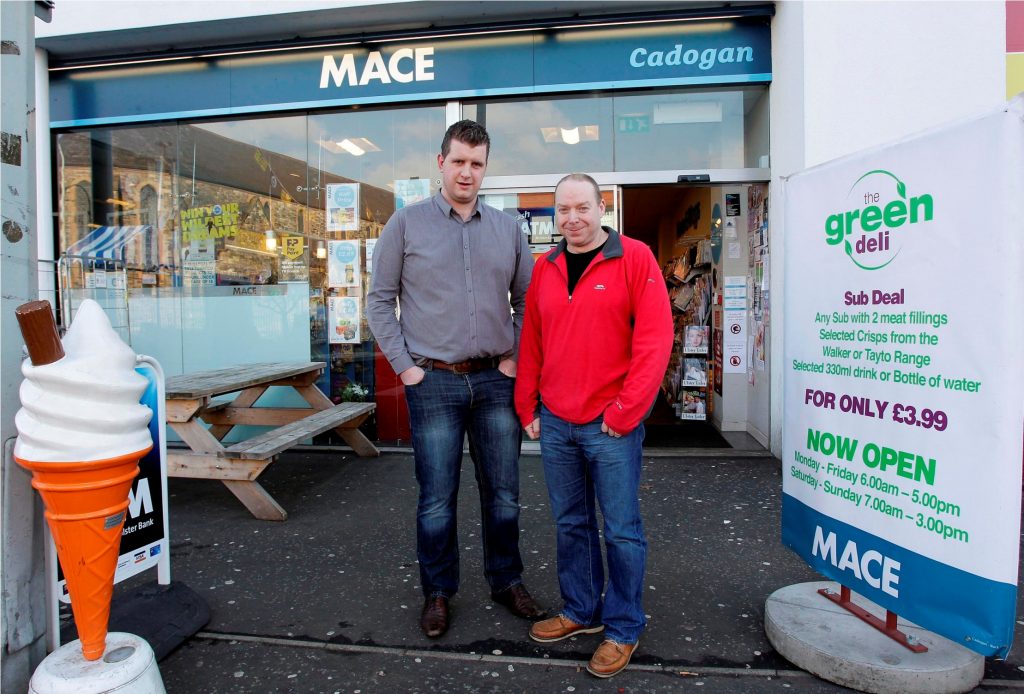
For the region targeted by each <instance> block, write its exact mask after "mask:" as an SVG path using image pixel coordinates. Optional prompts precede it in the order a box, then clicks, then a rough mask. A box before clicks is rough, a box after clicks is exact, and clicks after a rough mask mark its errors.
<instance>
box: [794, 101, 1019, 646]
mask: <svg viewBox="0 0 1024 694" xmlns="http://www.w3.org/2000/svg"><path fill="white" fill-rule="evenodd" d="M785 185H786V189H785V195H786V241H785V245H786V282H785V287H786V290H785V307H786V321H785V326H786V330H785V350H784V351H785V369H786V371H785V425H784V432H783V449H784V455H783V473H784V482H783V517H782V537H783V541H784V542H785V544H786V545H788V546H789V547H790V548H792V549H793V550H794V551H796V552H797V553H798V554H799V555H800V556H802V557H803V558H804V559H805V560H806V561H807V562H808V563H809V564H810V565H811V566H812V567H814V568H815V569H816V570H818V571H820V572H821V573H822V574H824V575H825V576H827V577H828V578H831V579H833V580H835V581H838V582H840V583H842V584H843V585H846V586H848V587H850V588H851V589H852V590H854V591H856V592H858V593H860V594H862V595H864V596H865V597H867V598H869V599H870V600H872V601H874V602H876V603H877V604H879V605H881V606H882V607H884V608H886V609H888V610H892V611H893V612H896V613H897V614H899V615H900V616H902V617H904V618H906V619H909V620H911V621H913V622H915V623H917V624H919V625H921V626H923V627H925V628H927V629H929V630H931V631H934V632H936V633H938V634H941V635H943V636H946V637H947V638H949V639H951V640H953V641H955V642H957V643H960V644H962V645H964V646H966V647H968V648H971V649H973V650H975V651H977V652H978V653H981V654H983V655H986V656H1000V657H1003V656H1005V655H1006V653H1007V652H1008V651H1009V648H1010V644H1011V641H1012V636H1013V626H1014V610H1015V605H1016V593H1017V563H1018V549H1019V542H1020V534H1019V533H1020V501H1021V492H1020V489H1021V460H1022V439H1021V433H1022V432H1021V426H1022V422H1024V398H1022V397H1021V393H1022V392H1024V366H1022V364H1024V362H1022V361H1021V359H1020V356H1019V353H1018V350H1019V345H1020V344H1022V342H1024V327H1022V326H1024V323H1022V322H1021V320H1020V316H1021V315H1024V282H1022V280H1021V278H1022V277H1024V242H1022V238H1024V237H1022V235H1021V234H1020V220H1021V219H1022V218H1024V196H1022V195H1021V191H1022V190H1024V100H1021V99H1017V100H1015V101H1013V102H1011V103H1010V104H1009V105H1008V106H1007V107H1005V108H1003V109H1000V110H999V111H998V112H995V113H992V114H989V115H986V116H984V117H981V118H977V119H974V120H971V121H968V122H963V123H960V124H956V125H952V126H950V127H947V128H944V129H941V130H937V131H932V132H929V133H927V134H924V135H921V136H917V137H913V138H910V139H907V140H904V141H901V142H897V143H895V144H892V145H889V146H885V147H880V148H878V149H875V150H872V151H869V152H865V153H862V154H857V155H853V156H850V157H847V158H844V159H841V160H837V161H834V162H831V163H828V164H824V165H821V166H818V167H815V168H813V169H809V170H807V171H804V172H801V173H799V174H796V175H794V176H793V177H792V178H790V179H789V180H788V181H787V183H786V184H785ZM979 209H981V210H984V215H983V216H979V214H978V213H979Z"/></svg>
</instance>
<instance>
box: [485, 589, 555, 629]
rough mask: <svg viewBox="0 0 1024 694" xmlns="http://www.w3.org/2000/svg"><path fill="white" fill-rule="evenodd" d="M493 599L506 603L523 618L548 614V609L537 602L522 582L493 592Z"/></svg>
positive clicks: (510, 610)
mask: <svg viewBox="0 0 1024 694" xmlns="http://www.w3.org/2000/svg"><path fill="white" fill-rule="evenodd" d="M491 600H493V601H494V602H496V603H498V604H499V605H504V606H505V607H507V608H508V609H509V612H511V613H512V614H514V615H515V616H516V617H522V618H523V619H531V620H537V619H540V618H541V617H546V616H547V614H548V611H547V610H545V609H544V608H543V607H541V606H540V605H539V604H537V601H536V600H534V599H533V596H532V595H530V591H528V590H526V586H524V585H523V584H522V583H517V584H515V585H514V586H512V587H511V588H508V589H506V590H503V591H501V592H500V593H491Z"/></svg>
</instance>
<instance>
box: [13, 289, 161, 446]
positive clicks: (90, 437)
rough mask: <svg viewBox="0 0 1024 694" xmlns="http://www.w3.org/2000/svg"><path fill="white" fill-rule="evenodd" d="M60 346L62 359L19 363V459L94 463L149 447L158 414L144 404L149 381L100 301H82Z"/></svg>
mask: <svg viewBox="0 0 1024 694" xmlns="http://www.w3.org/2000/svg"><path fill="white" fill-rule="evenodd" d="M62 342H63V345H64V357H63V358H62V359H59V360H58V361H55V362H53V363H52V364H45V365H43V366H35V365H33V364H32V363H31V362H30V360H28V359H26V360H25V361H24V362H23V364H22V367H21V372H22V374H23V375H24V376H25V380H24V381H23V382H22V384H21V391H20V396H21V405H22V407H21V409H20V410H19V411H18V414H17V415H15V418H14V423H15V426H17V428H18V440H17V442H15V444H14V455H16V456H17V457H18V458H20V459H22V460H28V461H32V462H69V461H89V460H103V459H105V458H113V457H116V456H121V455H126V454H128V453H136V452H139V451H143V450H146V449H148V448H149V447H150V446H152V444H153V440H152V437H151V436H150V434H149V420H150V418H151V417H152V415H153V413H152V411H151V410H150V409H149V408H148V407H146V406H145V405H143V404H141V403H140V402H139V398H140V397H142V393H143V391H145V390H146V386H147V384H148V381H147V379H146V377H145V376H143V375H141V374H139V373H138V372H136V371H135V352H133V351H132V349H131V347H129V346H128V345H126V344H125V343H124V342H123V341H122V340H121V338H120V337H118V335H117V333H115V332H114V329H113V328H112V327H111V326H110V321H109V320H108V319H107V316H106V314H105V313H104V312H103V309H102V308H100V306H99V304H97V303H96V302H95V301H92V300H91V299H87V300H85V301H83V302H82V305H81V306H80V307H79V309H78V313H77V315H76V316H75V319H74V321H73V322H72V324H71V327H70V328H69V329H68V332H67V334H66V335H65V336H64V339H63V341H62Z"/></svg>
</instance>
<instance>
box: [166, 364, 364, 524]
mask: <svg viewBox="0 0 1024 694" xmlns="http://www.w3.org/2000/svg"><path fill="white" fill-rule="evenodd" d="M324 366H325V364H324V362H265V363H259V364H241V365H239V366H232V367H228V368H225V369H213V370H210V371H201V372H197V373H192V374H183V375H181V376H172V377H170V378H168V379H167V383H166V393H165V399H166V410H167V412H166V419H167V424H168V426H170V427H171V429H173V430H174V431H175V432H176V433H177V434H178V436H180V437H181V439H182V441H184V442H185V443H186V444H187V445H188V447H189V450H187V451H184V450H175V451H168V453H167V474H168V475H169V476H172V477H195V478H202V479H216V480H220V481H221V482H223V483H224V485H225V486H226V487H227V488H228V489H229V490H230V491H231V493H232V494H234V495H235V496H236V497H237V498H238V500H239V501H241V502H242V504H243V505H244V506H245V507H246V508H247V509H249V512H250V513H252V514H253V515H254V516H255V517H257V518H260V519H263V520H285V519H286V518H287V517H288V513H287V511H285V510H284V509H283V508H281V506H280V505H279V504H278V503H277V502H276V501H275V500H274V498H273V497H272V496H271V495H270V494H269V493H268V492H267V491H266V489H264V488H263V487H262V486H261V485H260V483H259V482H257V481H256V478H257V477H259V475H260V473H262V472H263V470H265V469H266V468H267V466H268V465H270V464H271V463H272V462H274V460H276V459H277V456H278V455H279V454H281V453H282V452H284V451H286V450H288V449H289V448H291V447H292V446H294V445H296V444H298V443H299V442H301V441H303V440H306V439H310V438H312V437H313V436H316V435H317V434H322V433H323V432H325V431H330V430H332V429H333V430H335V431H337V432H338V434H339V435H340V436H341V438H342V439H343V440H344V441H345V443H347V444H348V445H349V446H350V447H351V448H352V450H353V451H355V452H356V454H358V455H360V456H364V457H376V456H378V455H380V451H378V450H377V447H376V446H374V445H373V443H372V442H371V441H370V440H369V439H367V438H366V436H364V435H363V433H362V432H361V431H359V425H360V424H362V423H363V422H364V421H365V420H366V418H367V417H369V416H370V414H372V413H373V411H374V409H375V408H376V405H375V404H374V403H372V402H343V403H341V404H339V405H335V404H334V403H332V402H331V401H330V400H329V399H328V398H327V397H326V396H325V395H324V394H323V393H321V392H320V390H319V389H318V388H317V387H316V385H314V384H315V382H316V379H317V378H318V377H319V376H320V374H321V373H322V372H323V370H324ZM271 386H287V387H291V388H293V389H294V390H295V391H296V392H297V393H298V394H299V395H300V396H302V399H303V400H305V401H306V403H308V405H309V407H255V404H256V401H257V400H259V399H260V396H262V395H263V394H264V393H265V392H266V391H267V389H268V388H270V387H271ZM229 393H238V395H237V396H235V397H234V398H233V399H231V400H225V401H214V400H213V398H215V397H217V396H220V395H226V394H229ZM204 422H205V423H206V424H208V425H210V426H209V428H207V427H205V426H203V423H204ZM239 425H255V426H266V427H272V428H271V429H270V430H269V431H267V432H265V433H263V434H260V435H258V436H255V437H253V438H249V439H246V440H244V441H240V442H238V443H234V444H230V445H227V446H225V445H224V444H223V443H222V441H223V439H224V437H225V436H227V434H228V432H230V431H231V430H232V429H233V428H234V427H235V426H239Z"/></svg>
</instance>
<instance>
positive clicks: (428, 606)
mask: <svg viewBox="0 0 1024 694" xmlns="http://www.w3.org/2000/svg"><path fill="white" fill-rule="evenodd" d="M420 628H421V629H423V633H424V634H426V635H427V636H429V637H430V638H436V637H438V636H440V635H441V634H443V633H444V632H446V631H448V598H446V597H444V596H443V595H435V596H433V597H430V598H427V599H426V601H424V603H423V613H422V614H421V615H420Z"/></svg>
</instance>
